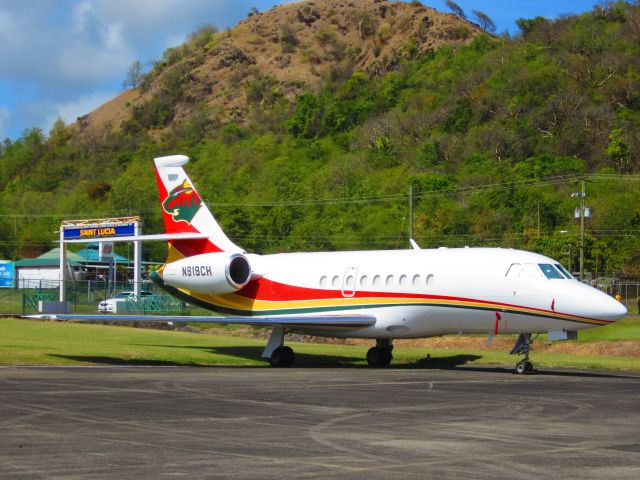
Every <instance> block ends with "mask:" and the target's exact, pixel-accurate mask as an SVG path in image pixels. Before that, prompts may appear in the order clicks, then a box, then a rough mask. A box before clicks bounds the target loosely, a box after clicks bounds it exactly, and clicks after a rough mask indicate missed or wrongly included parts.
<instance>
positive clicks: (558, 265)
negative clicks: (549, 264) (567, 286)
mask: <svg viewBox="0 0 640 480" xmlns="http://www.w3.org/2000/svg"><path fill="white" fill-rule="evenodd" d="M554 266H555V267H556V268H557V269H558V270H560V273H562V274H563V275H564V276H565V277H567V278H568V279H569V280H574V278H573V275H571V274H570V273H569V272H567V269H566V268H564V267H563V266H562V265H560V264H559V263H556V264H555V265H554Z"/></svg>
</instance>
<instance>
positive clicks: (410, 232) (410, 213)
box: [409, 185, 413, 240]
mask: <svg viewBox="0 0 640 480" xmlns="http://www.w3.org/2000/svg"><path fill="white" fill-rule="evenodd" d="M409 240H413V185H409Z"/></svg>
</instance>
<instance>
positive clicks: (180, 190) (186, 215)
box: [162, 180, 202, 224]
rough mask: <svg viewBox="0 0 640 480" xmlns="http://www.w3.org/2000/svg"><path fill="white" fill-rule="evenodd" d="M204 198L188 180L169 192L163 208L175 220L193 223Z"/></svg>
mask: <svg viewBox="0 0 640 480" xmlns="http://www.w3.org/2000/svg"><path fill="white" fill-rule="evenodd" d="M201 204H202V200H201V199H200V195H198V192H196V191H195V190H194V188H193V187H192V186H191V185H190V184H189V182H188V181H187V180H185V181H184V182H182V184H181V185H178V186H177V187H176V188H174V189H173V190H171V191H170V192H169V195H167V198H165V200H164V202H162V209H163V210H164V211H165V212H167V213H168V214H169V215H171V216H172V217H173V220H174V221H175V222H187V223H189V224H190V223H191V220H193V217H195V215H196V213H197V212H198V210H199V209H200V205H201Z"/></svg>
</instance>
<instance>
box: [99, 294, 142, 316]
mask: <svg viewBox="0 0 640 480" xmlns="http://www.w3.org/2000/svg"><path fill="white" fill-rule="evenodd" d="M151 295H153V294H152V293H151V292H145V291H143V292H140V296H141V297H148V296H151ZM135 299H136V294H135V292H120V293H118V294H117V295H116V296H115V297H112V298H108V299H107V300H103V301H101V302H100V303H99V304H98V311H99V312H102V313H117V312H118V311H119V310H122V307H120V306H119V305H118V304H120V305H123V304H124V303H125V302H126V301H127V300H135Z"/></svg>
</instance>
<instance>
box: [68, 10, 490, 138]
mask: <svg viewBox="0 0 640 480" xmlns="http://www.w3.org/2000/svg"><path fill="white" fill-rule="evenodd" d="M481 32H482V29H480V27H478V26H476V25H474V24H472V23H470V22H467V21H465V20H462V19H460V18H458V17H455V16H453V15H450V14H444V13H442V12H438V11H436V10H435V9H433V8H429V7H425V6H422V5H421V4H419V3H417V2H414V3H411V4H410V3H404V2H388V1H382V0H360V1H358V2H350V1H344V0H328V1H322V2H313V1H311V2H304V3H293V4H286V5H282V6H278V7H275V8H273V9H271V10H269V11H267V12H264V13H257V14H254V15H252V16H251V17H249V18H248V19H246V20H245V21H243V22H241V23H240V24H239V25H237V26H235V27H233V28H230V29H228V30H226V31H224V32H218V31H217V30H216V29H215V28H214V27H212V26H211V25H203V26H201V27H199V28H198V29H197V30H195V31H194V32H193V33H192V34H191V36H190V40H189V41H188V42H187V43H186V44H184V45H182V46H180V47H177V48H170V49H168V50H167V51H166V52H165V53H164V56H163V58H162V59H161V60H160V61H158V62H156V64H155V66H154V68H153V70H152V71H151V72H150V73H149V75H147V77H146V79H145V80H144V82H143V83H142V85H141V87H140V88H139V89H138V90H137V91H135V92H125V93H124V94H122V95H121V96H119V97H117V98H116V99H114V100H113V101H111V102H109V103H108V104H106V105H104V106H103V107H101V108H98V109H97V110H96V111H95V112H92V113H90V114H88V115H86V116H85V117H82V118H81V119H80V120H79V122H78V126H79V127H80V130H84V129H89V130H90V131H91V132H92V133H95V132H96V131H97V132H100V131H104V130H105V128H109V127H116V128H117V127H119V126H120V123H121V122H122V121H123V120H125V119H127V118H129V117H130V116H131V114H132V113H133V115H134V117H135V120H136V121H137V122H139V123H140V124H141V126H143V127H144V128H148V127H152V128H163V127H166V126H167V125H170V124H175V123H184V122H187V121H189V120H190V119H191V118H192V117H193V116H194V115H197V114H198V111H200V112H202V110H205V111H206V117H207V120H210V121H213V122H216V123H219V122H223V121H228V120H230V119H233V120H234V121H236V122H241V123H245V122H246V121H247V120H248V119H249V117H250V116H251V110H252V107H254V106H255V105H256V104H260V105H262V106H264V105H266V104H273V103H275V102H278V101H281V100H283V99H286V100H288V101H291V102H293V101H295V99H296V97H297V96H298V95H300V94H301V93H304V92H308V91H314V92H317V91H319V89H320V87H321V85H322V84H323V82H325V81H326V80H327V79H333V80H336V79H341V80H347V79H348V78H349V77H350V76H351V75H352V74H353V73H354V72H365V73H366V74H367V75H369V76H374V75H381V74H384V73H385V72H388V71H391V70H393V69H394V68H396V67H397V66H398V64H399V63H400V62H401V61H402V60H403V59H406V58H408V57H410V56H415V55H418V54H420V53H424V52H428V51H433V50H435V49H437V48H438V47H440V46H442V45H460V44H466V43H469V41H470V40H471V39H472V38H473V37H474V36H475V35H477V34H479V33H481Z"/></svg>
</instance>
